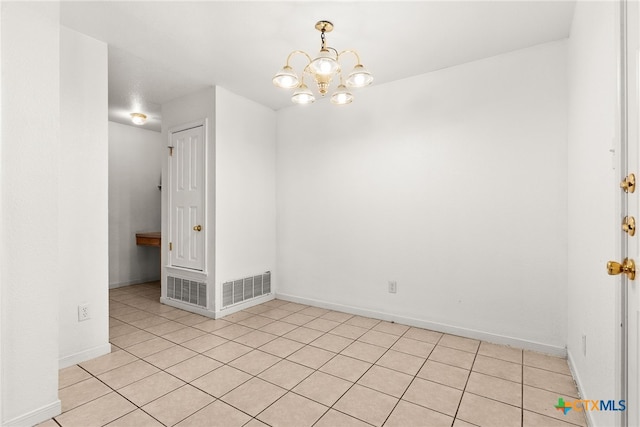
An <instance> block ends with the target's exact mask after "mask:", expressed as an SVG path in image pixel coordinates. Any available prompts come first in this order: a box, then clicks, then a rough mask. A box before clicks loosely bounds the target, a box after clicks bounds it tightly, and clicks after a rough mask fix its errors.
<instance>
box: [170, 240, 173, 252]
mask: <svg viewBox="0 0 640 427" xmlns="http://www.w3.org/2000/svg"><path fill="white" fill-rule="evenodd" d="M169 250H170V251H172V250H173V243H171V242H169Z"/></svg>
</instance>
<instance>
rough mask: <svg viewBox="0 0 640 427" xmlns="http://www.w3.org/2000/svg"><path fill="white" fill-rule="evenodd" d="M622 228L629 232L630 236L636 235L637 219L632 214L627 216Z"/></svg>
mask: <svg viewBox="0 0 640 427" xmlns="http://www.w3.org/2000/svg"><path fill="white" fill-rule="evenodd" d="M622 229H623V230H624V231H625V232H626V233H627V234H629V236H635V234H636V219H635V218H634V217H632V216H625V217H624V221H623V222H622Z"/></svg>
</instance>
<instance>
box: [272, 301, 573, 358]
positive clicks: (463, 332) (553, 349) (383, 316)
mask: <svg viewBox="0 0 640 427" xmlns="http://www.w3.org/2000/svg"><path fill="white" fill-rule="evenodd" d="M276 298H278V299H282V300H285V301H291V302H297V303H299V304H306V305H312V306H314V307H320V308H326V309H330V310H335V311H342V312H345V313H349V314H356V315H359V316H366V317H372V318H374V319H379V320H386V321H387V322H395V323H401V324H403V325H408V326H415V327H418V328H424V329H430V330H432V331H438V332H444V333H447V334H452V335H459V336H461V337H467V338H473V339H478V340H482V341H487V342H491V343H494V344H502V345H508V346H512V347H516V348H522V349H525V350H532V351H537V352H540V353H546V354H550V355H553V356H560V357H566V356H567V349H566V348H565V347H557V346H554V345H550V344H544V343H540V342H536V341H529V340H524V339H521V338H515V337H509V336H506V335H498V334H493V333H490V332H484V331H478V330H475V329H469V328H462V327H459V326H453V325H447V324H444V323H438V322H431V321H428V320H422V319H414V318H412V317H404V316H396V315H393V314H390V313H382V312H379V311H374V310H367V309H362V308H357V307H352V306H348V305H342V304H336V303H330V302H326V301H320V300H316V299H310V298H302V297H297V296H294V295H288V294H281V293H276Z"/></svg>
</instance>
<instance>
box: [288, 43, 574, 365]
mask: <svg viewBox="0 0 640 427" xmlns="http://www.w3.org/2000/svg"><path fill="white" fill-rule="evenodd" d="M565 55H566V42H555V43H550V44H546V45H541V46H537V47H533V48H530V49H526V50H521V51H517V52H512V53H509V54H505V55H500V56H496V57H492V58H487V59H483V60H480V61H476V62H472V63H468V64H464V65H460V66H457V67H453V68H448V69H444V70H440V71H437V72H433V73H429V74H425V75H421V76H417V77H414V78H410V79H406V80H402V81H397V82H394V83H389V84H384V85H379V86H375V85H374V86H372V87H370V88H367V89H363V90H361V91H358V92H355V95H356V99H355V101H354V103H353V104H351V105H348V106H344V107H339V106H334V105H331V104H329V103H328V102H326V101H325V102H316V104H315V105H312V106H309V107H307V108H295V107H292V108H286V109H283V110H280V111H279V112H278V154H277V167H278V169H277V171H278V174H277V189H278V193H277V195H278V205H277V206H278V211H277V212H278V223H277V224H278V272H279V278H280V280H279V285H278V295H279V296H280V297H283V298H288V299H293V300H298V301H303V302H304V301H308V302H310V303H314V304H325V305H329V306H332V307H338V308H339V307H341V306H342V309H347V310H351V311H354V310H355V311H359V312H365V313H368V314H370V315H375V316H378V317H381V318H386V319H389V320H397V321H401V322H405V323H407V322H408V323H412V324H417V325H422V326H426V327H432V328H435V329H440V330H445V331H451V332H455V333H458V334H461V335H467V336H476V337H481V338H485V339H488V340H491V341H494V342H505V343H511V344H516V345H521V346H524V347H528V348H536V349H540V350H543V351H549V352H553V353H558V354H563V353H564V346H565V344H566V322H567V317H566V299H567V294H566V276H567V273H566V260H567V234H566V223H567V220H566V214H567V207H566V197H567V194H566V162H567V153H566V126H567V122H566V120H567V118H566V115H567V111H566V110H567V101H566V96H567V82H566V63H565ZM389 280H395V281H397V283H398V292H397V294H395V295H394V294H389V293H388V292H387V282H388V281H389Z"/></svg>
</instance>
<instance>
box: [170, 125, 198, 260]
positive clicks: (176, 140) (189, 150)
mask: <svg viewBox="0 0 640 427" xmlns="http://www.w3.org/2000/svg"><path fill="white" fill-rule="evenodd" d="M204 143H205V142H204V126H202V125H200V126H196V127H193V128H190V129H186V130H183V131H180V132H175V133H172V134H171V146H170V147H171V161H170V179H171V188H170V211H169V212H170V213H169V216H170V219H169V221H170V227H171V230H170V234H171V239H170V242H171V251H170V253H171V256H170V260H171V265H172V266H174V267H182V268H188V269H192V270H200V271H202V270H204V265H205V257H204V242H205V229H204V218H205V216H204V201H205V197H204V194H205V193H204V190H205V189H204V185H205V161H204V159H205V150H204Z"/></svg>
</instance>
